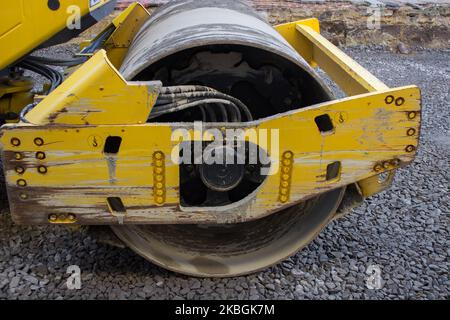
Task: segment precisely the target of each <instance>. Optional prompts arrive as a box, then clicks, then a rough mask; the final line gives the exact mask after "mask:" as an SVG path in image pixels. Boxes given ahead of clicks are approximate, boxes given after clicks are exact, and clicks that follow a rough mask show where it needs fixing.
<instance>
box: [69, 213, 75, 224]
mask: <svg viewBox="0 0 450 320" xmlns="http://www.w3.org/2000/svg"><path fill="white" fill-rule="evenodd" d="M67 219H68V220H69V221H70V222H75V221H76V220H77V217H76V216H75V215H74V214H72V213H70V214H69V215H68V217H67Z"/></svg>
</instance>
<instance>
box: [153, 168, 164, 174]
mask: <svg viewBox="0 0 450 320" xmlns="http://www.w3.org/2000/svg"><path fill="white" fill-rule="evenodd" d="M163 172H164V170H163V168H155V173H156V174H162V173H163Z"/></svg>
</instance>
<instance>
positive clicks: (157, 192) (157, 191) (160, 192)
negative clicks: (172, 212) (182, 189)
mask: <svg viewBox="0 0 450 320" xmlns="http://www.w3.org/2000/svg"><path fill="white" fill-rule="evenodd" d="M155 193H156V195H157V196H158V197H162V196H163V195H164V191H163V190H156V192H155Z"/></svg>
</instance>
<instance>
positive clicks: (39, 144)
mask: <svg viewBox="0 0 450 320" xmlns="http://www.w3.org/2000/svg"><path fill="white" fill-rule="evenodd" d="M34 144H35V145H37V146H42V145H43V144H44V140H42V138H36V139H34Z"/></svg>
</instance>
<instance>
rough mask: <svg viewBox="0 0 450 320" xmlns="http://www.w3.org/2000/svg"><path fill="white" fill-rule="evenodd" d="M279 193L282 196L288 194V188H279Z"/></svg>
mask: <svg viewBox="0 0 450 320" xmlns="http://www.w3.org/2000/svg"><path fill="white" fill-rule="evenodd" d="M280 193H281V194H282V195H283V196H287V195H288V193H289V190H288V189H285V188H283V189H281V190H280Z"/></svg>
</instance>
